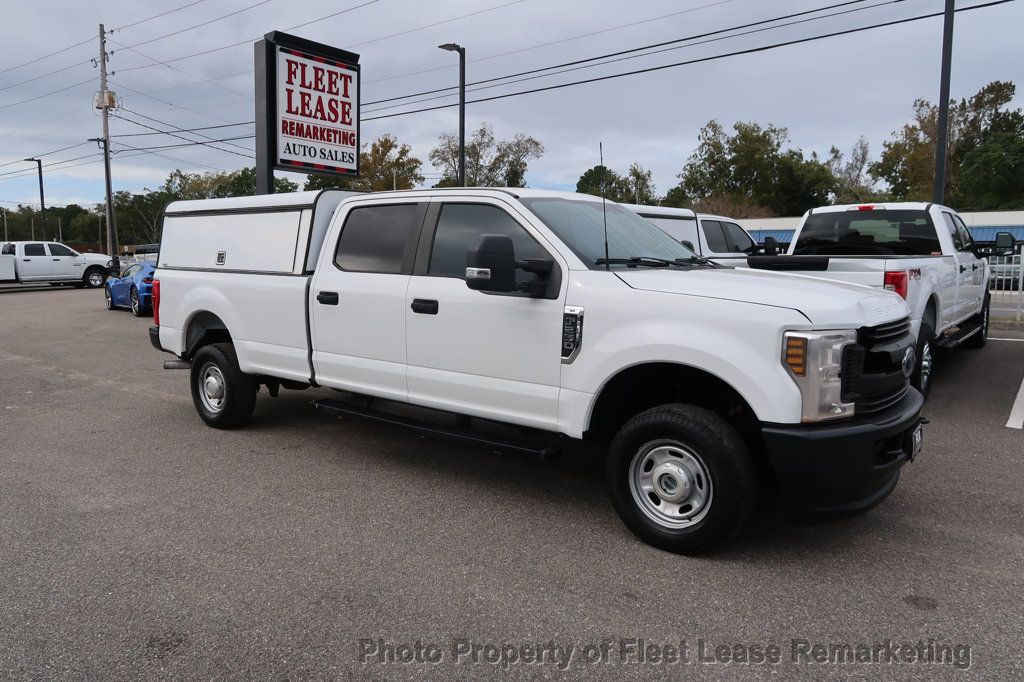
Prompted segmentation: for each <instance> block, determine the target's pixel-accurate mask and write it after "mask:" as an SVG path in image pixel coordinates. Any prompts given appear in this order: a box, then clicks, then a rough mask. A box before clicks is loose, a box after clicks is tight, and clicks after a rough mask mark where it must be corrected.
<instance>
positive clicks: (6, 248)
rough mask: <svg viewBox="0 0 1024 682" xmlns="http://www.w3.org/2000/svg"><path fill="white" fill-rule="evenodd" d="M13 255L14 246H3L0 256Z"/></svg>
mask: <svg viewBox="0 0 1024 682" xmlns="http://www.w3.org/2000/svg"><path fill="white" fill-rule="evenodd" d="M13 255H14V244H4V247H3V249H2V250H0V256H13Z"/></svg>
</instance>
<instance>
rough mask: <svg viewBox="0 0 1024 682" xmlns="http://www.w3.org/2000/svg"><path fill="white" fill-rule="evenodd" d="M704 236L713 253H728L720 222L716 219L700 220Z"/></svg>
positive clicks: (727, 245)
mask: <svg viewBox="0 0 1024 682" xmlns="http://www.w3.org/2000/svg"><path fill="white" fill-rule="evenodd" d="M700 224H701V227H703V228H704V238H705V239H707V240H708V248H709V249H711V251H713V252H714V253H729V242H728V241H727V240H726V238H725V231H724V230H723V229H722V223H720V222H718V221H717V220H702V221H700Z"/></svg>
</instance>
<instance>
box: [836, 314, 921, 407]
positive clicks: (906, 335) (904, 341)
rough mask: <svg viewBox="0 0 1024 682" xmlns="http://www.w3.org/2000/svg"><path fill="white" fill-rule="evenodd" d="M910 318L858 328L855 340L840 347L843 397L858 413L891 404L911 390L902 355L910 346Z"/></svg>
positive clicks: (890, 405)
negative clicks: (842, 347)
mask: <svg viewBox="0 0 1024 682" xmlns="http://www.w3.org/2000/svg"><path fill="white" fill-rule="evenodd" d="M912 345H913V344H912V340H911V338H910V319H909V318H903V319H901V320H896V321H895V322H887V323H885V324H880V325H878V326H875V327H862V328H861V329H859V330H858V331H857V343H854V344H850V345H849V346H847V347H846V348H845V349H843V358H842V370H841V372H842V374H841V378H842V382H843V384H842V398H843V400H844V401H846V402H852V403H853V404H854V408H855V410H856V412H857V414H870V413H872V412H880V411H882V410H885V409H887V408H889V407H892V406H893V405H895V404H896V403H898V402H899V401H900V400H902V399H903V397H904V396H905V395H906V394H907V391H908V390H910V382H909V380H908V379H907V377H906V376H905V375H904V374H903V356H904V354H905V353H906V350H907V348H908V347H910V346H912Z"/></svg>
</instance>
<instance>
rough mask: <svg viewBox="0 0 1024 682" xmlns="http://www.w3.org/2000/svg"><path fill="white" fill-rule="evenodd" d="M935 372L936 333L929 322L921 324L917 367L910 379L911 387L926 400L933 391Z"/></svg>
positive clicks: (918, 337)
mask: <svg viewBox="0 0 1024 682" xmlns="http://www.w3.org/2000/svg"><path fill="white" fill-rule="evenodd" d="M934 370H935V331H934V330H933V329H932V326H931V324H929V323H928V322H922V323H921V331H920V332H918V334H917V367H916V368H915V369H914V373H913V375H911V377H910V385H911V386H913V387H914V388H916V389H917V390H918V391H920V392H921V395H923V396H924V397H925V398H927V397H928V393H929V392H930V391H931V390H932V372H933V371H934Z"/></svg>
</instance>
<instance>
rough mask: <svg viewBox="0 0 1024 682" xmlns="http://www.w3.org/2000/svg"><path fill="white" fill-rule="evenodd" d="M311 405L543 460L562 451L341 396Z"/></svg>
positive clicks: (554, 447) (446, 438)
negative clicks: (344, 399) (364, 404)
mask: <svg viewBox="0 0 1024 682" xmlns="http://www.w3.org/2000/svg"><path fill="white" fill-rule="evenodd" d="M310 405H311V406H312V407H313V409H314V410H316V411H318V412H324V413H326V414H329V415H332V416H335V417H355V418H356V419H365V420H367V421H372V422H377V423H378V424H390V425H392V426H401V427H403V428H406V429H410V430H412V431H415V432H417V433H421V434H423V435H426V436H434V437H435V438H441V439H444V440H452V441H462V442H464V443H465V442H468V443H473V444H476V445H482V446H484V447H486V448H490V449H494V450H505V451H508V452H515V453H519V454H524V455H530V456H532V457H536V458H538V459H539V460H541V461H545V460H548V459H551V458H552V457H555V456H557V455H558V454H559V447H558V445H557V444H553V443H543V442H540V441H531V440H520V439H515V438H506V437H503V436H499V435H495V434H489V433H480V432H478V431H471V430H469V429H463V428H459V427H454V426H442V425H439V424H435V423H432V422H427V421H421V420H419V419H413V418H412V417H404V416H402V415H397V414H392V413H390V412H383V411H381V410H375V409H373V408H370V407H359V406H357V405H350V404H349V403H343V402H341V401H338V400H330V399H326V398H325V399H322V400H314V401H313V402H312V403H310Z"/></svg>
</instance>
